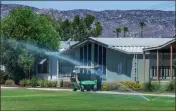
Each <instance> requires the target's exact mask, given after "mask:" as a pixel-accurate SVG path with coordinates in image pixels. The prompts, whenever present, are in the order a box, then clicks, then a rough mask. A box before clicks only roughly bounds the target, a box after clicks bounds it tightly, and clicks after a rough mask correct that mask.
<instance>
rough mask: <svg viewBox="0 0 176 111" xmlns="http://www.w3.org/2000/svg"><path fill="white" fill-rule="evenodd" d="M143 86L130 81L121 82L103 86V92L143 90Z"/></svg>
mask: <svg viewBox="0 0 176 111" xmlns="http://www.w3.org/2000/svg"><path fill="white" fill-rule="evenodd" d="M142 87H143V86H142V84H139V83H136V82H130V81H121V82H109V83H103V84H102V90H103V91H113V90H119V91H129V90H141V89H142Z"/></svg>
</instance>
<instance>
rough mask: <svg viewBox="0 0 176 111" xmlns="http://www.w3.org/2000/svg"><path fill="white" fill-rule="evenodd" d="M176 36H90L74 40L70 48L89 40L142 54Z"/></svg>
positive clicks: (124, 51) (111, 47)
mask: <svg viewBox="0 0 176 111" xmlns="http://www.w3.org/2000/svg"><path fill="white" fill-rule="evenodd" d="M173 40H175V38H109V37H107V38H105V37H98V38H97V37H89V38H88V39H87V40H85V41H83V42H78V41H77V42H74V44H73V45H71V47H70V48H67V49H69V50H71V49H72V48H75V47H77V46H79V45H81V44H84V43H86V42H88V41H90V42H95V43H99V44H101V45H104V46H105V47H108V48H110V49H113V50H117V51H121V52H123V53H127V54H142V53H143V51H145V49H149V48H153V47H159V46H163V45H164V44H168V43H170V42H171V41H173Z"/></svg>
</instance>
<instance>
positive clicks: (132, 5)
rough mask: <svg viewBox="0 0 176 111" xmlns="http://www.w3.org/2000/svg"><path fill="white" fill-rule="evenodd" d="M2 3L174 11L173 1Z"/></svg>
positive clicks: (72, 7) (93, 8) (74, 7)
mask: <svg viewBox="0 0 176 111" xmlns="http://www.w3.org/2000/svg"><path fill="white" fill-rule="evenodd" d="M1 3H2V4H23V5H29V6H33V7H37V8H53V9H58V10H72V9H89V10H95V11H100V10H117V9H119V10H131V9H140V10H143V9H153V10H169V11H170V10H171V11H175V7H174V6H175V2H174V1H168V2H166V1H1Z"/></svg>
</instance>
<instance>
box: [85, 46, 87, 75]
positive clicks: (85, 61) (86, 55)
mask: <svg viewBox="0 0 176 111" xmlns="http://www.w3.org/2000/svg"><path fill="white" fill-rule="evenodd" d="M84 66H87V44H86V45H85V46H84ZM84 73H85V74H86V73H87V69H84Z"/></svg>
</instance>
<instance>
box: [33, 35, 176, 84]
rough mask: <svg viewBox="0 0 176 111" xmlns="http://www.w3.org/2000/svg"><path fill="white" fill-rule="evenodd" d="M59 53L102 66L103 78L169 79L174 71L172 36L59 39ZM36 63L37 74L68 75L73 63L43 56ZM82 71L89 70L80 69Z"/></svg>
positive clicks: (52, 77) (53, 77) (175, 41)
mask: <svg viewBox="0 0 176 111" xmlns="http://www.w3.org/2000/svg"><path fill="white" fill-rule="evenodd" d="M59 51H60V53H61V56H62V57H65V58H69V59H70V60H74V61H77V62H79V63H80V64H81V65H84V66H95V65H100V66H102V72H103V75H104V76H103V77H104V81H139V82H147V81H149V80H170V79H173V78H174V77H175V75H176V69H175V67H173V62H172V61H173V59H174V58H175V57H176V39H175V38H101V37H99V38H95V37H89V38H88V39H86V40H84V41H82V42H78V41H70V44H67V43H65V42H64V41H62V42H61V46H60V49H59ZM42 60H43V61H41V60H40V63H39V64H38V65H36V67H37V72H36V75H37V76H38V77H40V78H45V79H49V80H57V79H60V78H68V77H69V76H70V74H71V72H72V71H73V68H74V66H75V64H72V63H71V62H69V61H65V60H61V59H58V58H56V57H47V58H43V59H42ZM82 73H85V74H86V73H92V72H91V71H87V70H82Z"/></svg>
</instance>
